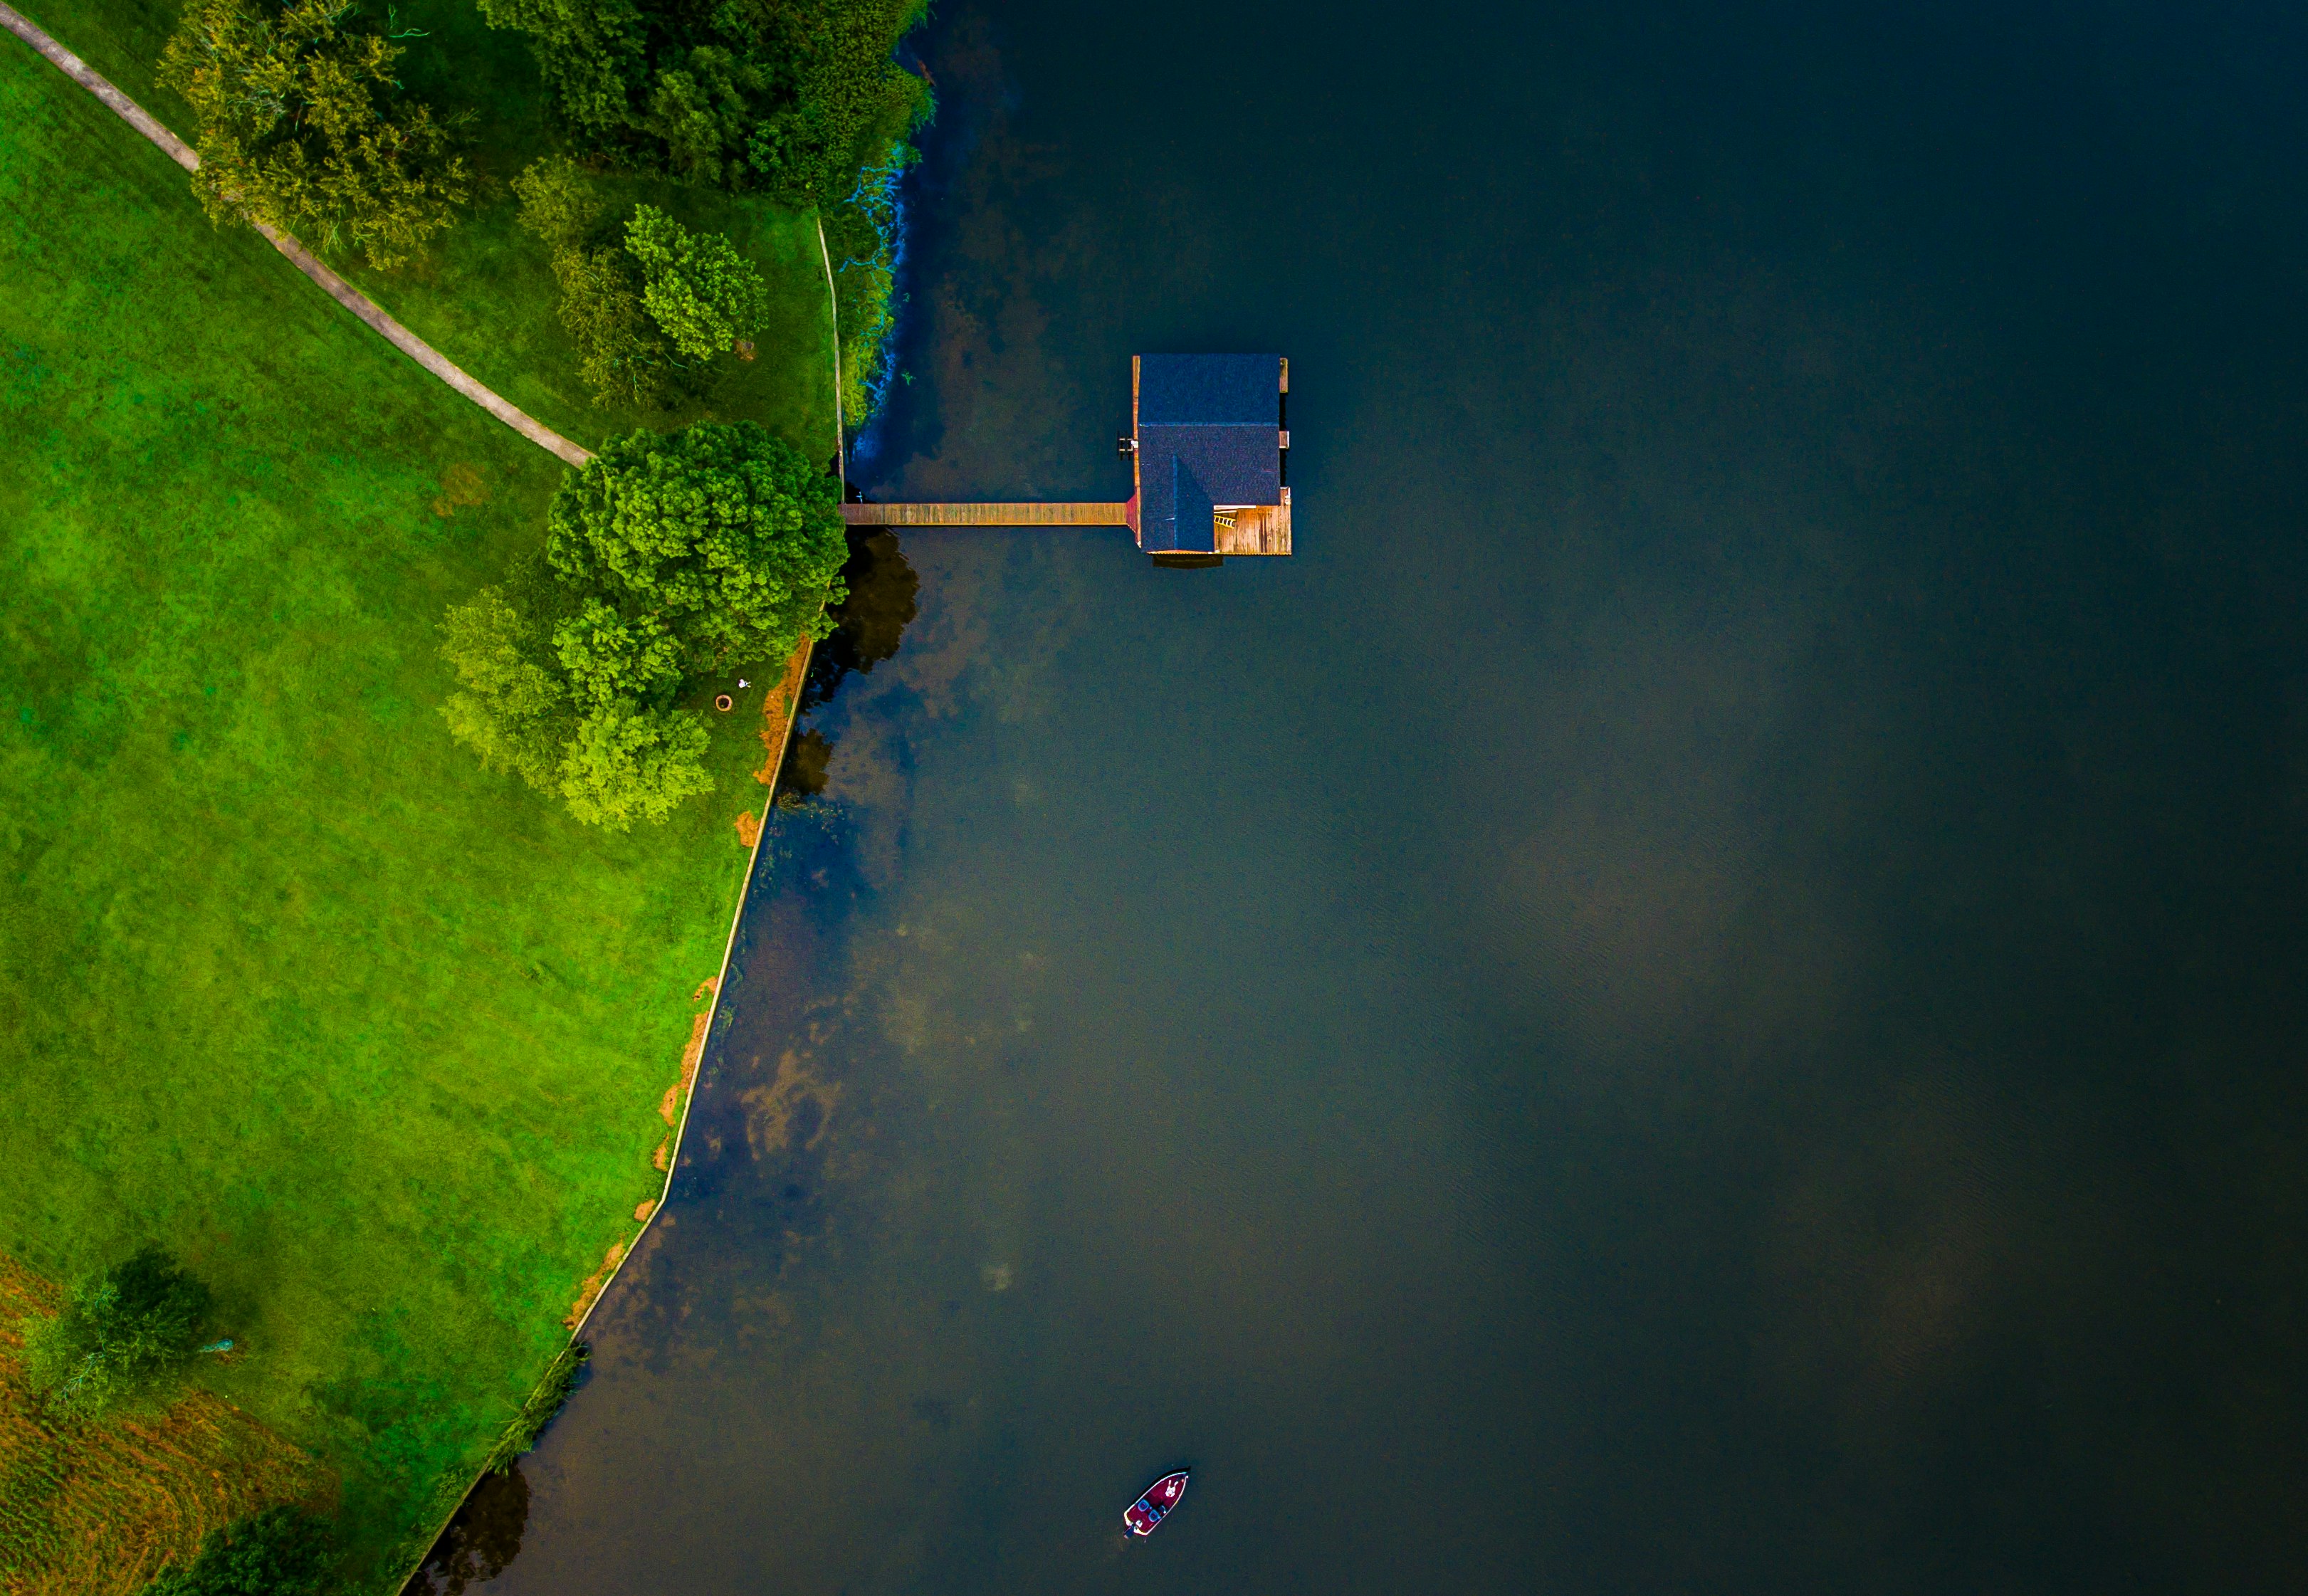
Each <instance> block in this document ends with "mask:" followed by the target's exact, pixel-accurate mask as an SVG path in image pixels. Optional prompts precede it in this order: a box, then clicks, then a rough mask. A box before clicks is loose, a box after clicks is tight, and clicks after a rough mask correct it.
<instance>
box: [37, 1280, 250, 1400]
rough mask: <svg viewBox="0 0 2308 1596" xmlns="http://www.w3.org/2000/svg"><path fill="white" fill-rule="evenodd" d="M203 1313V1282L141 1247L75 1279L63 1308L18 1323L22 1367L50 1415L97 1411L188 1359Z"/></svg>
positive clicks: (207, 1305)
mask: <svg viewBox="0 0 2308 1596" xmlns="http://www.w3.org/2000/svg"><path fill="white" fill-rule="evenodd" d="M209 1312H210V1297H209V1290H208V1288H207V1287H206V1286H204V1285H202V1283H201V1282H200V1281H197V1280H195V1279H194V1278H193V1276H191V1275H190V1274H187V1273H185V1272H184V1271H183V1270H182V1269H179V1268H177V1265H176V1264H175V1263H174V1262H173V1261H172V1260H171V1259H170V1258H169V1256H168V1254H167V1253H166V1252H164V1251H162V1250H161V1249H160V1248H159V1247H145V1248H144V1249H143V1250H142V1251H141V1252H139V1253H137V1254H136V1255H134V1256H133V1257H131V1258H129V1259H128V1260H127V1261H126V1262H125V1263H122V1264H116V1265H114V1266H113V1267H112V1268H110V1269H107V1270H105V1271H103V1272H101V1273H98V1274H93V1275H90V1276H88V1277H86V1278H84V1279H82V1280H80V1281H75V1282H74V1283H73V1288H72V1290H71V1291H70V1293H69V1294H68V1296H67V1298H66V1299H65V1311H64V1312H63V1313H61V1314H59V1315H57V1316H55V1317H53V1318H36V1319H31V1320H28V1321H26V1322H25V1324H23V1325H22V1331H23V1336H24V1368H25V1373H26V1375H27V1376H29V1378H30V1384H31V1386H32V1389H33V1390H34V1391H36V1392H38V1393H39V1396H40V1401H41V1405H42V1406H43V1407H44V1408H45V1409H47V1411H48V1412H50V1413H51V1414H54V1415H55V1416H56V1417H57V1418H60V1419H94V1418H98V1417H99V1416H101V1415H102V1414H104V1413H105V1412H107V1411H109V1410H111V1409H112V1408H114V1407H116V1406H117V1405H119V1404H120V1403H121V1402H125V1401H128V1400H130V1399H132V1398H133V1397H136V1396H138V1395H140V1394H142V1393H144V1392H146V1391H147V1390H149V1389H150V1388H151V1387H152V1386H153V1385H155V1384H157V1383H158V1382H159V1381H160V1380H161V1379H162V1378H164V1377H165V1376H168V1375H169V1374H171V1373H172V1372H174V1371H175V1370H176V1369H177V1368H178V1367H181V1366H182V1365H183V1364H184V1363H185V1361H186V1360H187V1359H190V1358H191V1357H192V1355H193V1353H194V1350H197V1348H198V1347H199V1345H200V1341H201V1336H202V1332H203V1331H204V1330H205V1329H206V1327H207V1323H208V1317H209Z"/></svg>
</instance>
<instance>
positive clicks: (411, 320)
mask: <svg viewBox="0 0 2308 1596" xmlns="http://www.w3.org/2000/svg"><path fill="white" fill-rule="evenodd" d="M16 9H17V10H19V11H21V12H22V13H25V14H26V15H27V16H29V17H30V18H31V19H32V20H33V21H34V22H37V23H39V25H40V26H41V27H43V28H45V29H47V30H48V31H49V32H50V33H52V34H54V35H56V38H57V39H60V40H62V41H63V43H64V45H65V47H66V48H68V49H70V50H72V51H73V53H74V54H76V55H78V56H81V57H82V59H83V60H85V61H87V62H88V64H89V65H91V66H93V67H95V68H96V70H97V71H99V72H100V73H104V74H105V76H107V77H108V78H109V79H110V80H111V81H112V82H114V83H115V84H116V85H117V86H118V87H119V88H120V89H121V90H123V91H125V92H126V93H127V94H128V95H130V96H131V97H132V98H133V99H135V100H136V101H137V102H138V103H139V104H141V105H142V106H143V107H144V108H145V109H147V110H149V111H151V113H152V114H153V115H154V116H157V117H159V119H160V121H161V123H162V124H163V125H166V126H168V127H169V128H170V129H172V130H173V131H174V132H175V133H176V134H177V136H179V137H180V138H183V139H185V141H187V142H191V140H192V138H193V135H194V127H193V122H192V115H191V112H190V111H189V110H188V109H187V108H185V104H184V102H183V101H182V100H181V99H178V98H177V96H176V95H175V94H173V93H171V92H170V91H168V90H166V89H163V88H161V87H160V86H159V82H157V81H156V75H155V74H156V73H157V72H158V69H159V59H160V52H161V50H162V49H163V48H164V47H166V46H167V44H168V36H169V35H170V34H171V33H172V32H173V31H174V30H175V29H176V26H177V14H178V12H179V10H180V7H179V6H178V5H177V4H175V0H25V3H24V4H19V5H17V7H16ZM373 9H375V10H380V11H381V9H382V8H381V7H379V8H373ZM393 15H394V22H395V26H396V28H397V29H399V30H402V31H406V32H409V33H411V34H413V35H415V36H414V37H410V38H407V39H403V40H401V47H402V48H403V49H404V50H405V51H406V54H404V55H403V56H401V58H400V61H399V62H398V63H397V65H396V67H395V70H396V71H397V72H398V73H400V79H401V82H403V83H404V84H405V85H406V86H407V89H408V91H409V93H410V94H411V95H413V96H415V97H417V98H418V99H422V100H424V101H425V102H426V103H427V104H429V105H431V106H432V107H433V108H435V110H436V111H438V112H439V113H441V114H442V115H444V116H464V117H467V118H469V121H468V122H467V124H466V127H465V135H464V142H463V143H462V145H461V154H462V155H463V156H464V158H465V160H466V162H467V164H468V165H469V167H470V168H472V171H473V173H474V175H475V177H476V179H477V182H476V185H475V194H474V199H473V203H471V204H470V205H469V206H467V207H466V208H465V209H464V210H463V211H461V213H460V215H459V220H458V222H457V225H456V226H455V227H454V228H453V229H451V230H450V231H449V232H447V233H445V234H444V235H442V236H441V237H438V238H437V239H435V241H434V242H433V244H432V245H431V246H429V247H428V248H427V249H426V250H425V251H424V252H423V253H422V254H419V255H418V258H417V259H415V260H413V261H412V262H411V263H409V265H407V266H406V267H403V268H401V269H400V270H399V271H396V272H391V273H384V272H373V271H371V270H369V269H368V267H367V265H366V263H365V262H363V261H362V260H361V259H360V258H359V257H358V256H357V255H354V256H351V257H349V258H347V259H343V260H339V261H335V262H332V264H334V265H335V266H336V267H337V269H338V270H339V271H340V272H343V273H344V275H345V276H346V277H348V278H349V279H350V280H352V281H353V282H354V283H355V284H356V285H357V286H358V287H359V288H360V289H361V290H362V292H364V293H366V294H367V295H368V296H369V297H370V298H374V299H375V300H376V301H377V302H378V303H379V304H380V305H383V306H384V307H385V309H387V310H388V311H391V312H392V315H394V316H396V317H398V318H399V319H400V321H401V322H402V323H403V324H406V325H407V326H409V328H410V329H411V330H412V331H414V332H416V333H417V335H418V337H420V338H422V339H424V340H425V341H426V342H428V343H430V344H432V345H433V346H434V347H435V349H440V350H441V351H442V352H443V353H444V354H446V355H447V356H448V357H449V358H451V359H452V360H454V361H456V362H457V363H458V364H459V365H460V366H461V367H464V368H465V370H467V371H468V372H470V373H471V374H472V375H474V376H475V377H477V378H478V379H479V380H480V381H481V382H483V383H485V384H487V385H488V386H489V387H491V388H493V389H495V391H496V392H497V393H502V394H503V395H504V397H505V398H507V399H509V400H511V401H512V402H513V403H515V404H517V405H519V406H521V408H522V409H523V410H527V411H528V412H529V413H530V415H532V416H535V417H536V418H538V419H539V420H541V421H543V422H544V423H545V424H546V425H547V426H548V427H553V428H554V429H555V430H556V431H558V432H560V433H561V434H562V435H563V436H566V437H571V438H574V439H575V440H576V441H577V442H579V443H581V444H584V445H585V446H586V447H587V448H589V449H590V448H598V447H599V445H600V444H601V442H602V440H604V439H605V438H607V437H610V436H622V435H623V434H624V433H627V432H630V431H632V430H633V427H636V426H642V425H647V426H650V427H659V428H667V427H677V426H680V425H681V424H683V423H685V422H688V421H694V420H699V419H719V420H739V419H743V420H748V421H756V422H759V423H760V424H761V425H762V426H764V427H770V428H771V430H773V431H776V432H779V433H781V434H783V435H784V436H787V437H788V438H789V439H791V440H792V441H793V443H794V444H796V445H797V447H800V448H802V449H803V450H804V451H805V452H806V453H807V454H808V455H809V457H810V458H811V459H813V460H822V461H824V462H826V463H827V464H828V465H829V466H831V462H832V460H833V453H834V439H833V375H832V374H833V366H832V360H831V355H830V353H829V351H828V349H827V347H826V345H827V339H828V330H827V321H826V298H825V295H826V289H825V280H826V267H827V264H828V263H827V261H826V259H825V257H824V256H823V255H822V254H820V250H819V244H818V234H817V224H816V221H815V220H814V218H813V217H812V216H811V215H809V214H808V213H805V212H804V213H796V212H792V211H781V210H779V209H778V208H777V207H776V206H774V205H771V204H770V203H767V202H765V201H762V200H761V199H758V198H750V199H740V198H736V197H733V196H731V195H729V194H726V193H723V192H721V191H720V190H719V189H718V188H716V187H713V186H712V185H701V184H680V183H675V182H672V181H670V180H668V179H666V178H662V177H645V176H641V175H637V174H633V173H618V172H603V173H602V174H600V176H599V179H598V185H599V192H600V195H601V199H602V201H603V221H604V225H605V227H606V228H607V229H610V230H609V234H608V236H609V237H612V238H614V237H619V236H621V234H619V233H618V232H617V231H616V229H618V228H619V227H621V225H622V222H623V220H624V218H626V217H628V216H630V215H631V214H632V212H633V206H634V205H636V204H650V205H654V206H656V207H657V208H658V209H659V210H661V211H667V213H669V214H670V215H672V216H673V217H674V218H675V219H676V220H678V221H680V222H681V223H683V225H685V226H686V227H690V228H694V229H706V230H710V231H713V232H719V233H726V234H728V236H729V237H730V238H731V240H732V241H733V242H734V243H735V244H736V246H737V248H738V249H739V250H740V251H741V252H742V253H743V254H745V257H746V259H747V260H749V261H751V262H752V263H753V264H754V266H755V267H756V269H758V270H759V271H760V272H761V273H762V280H763V281H764V282H765V284H766V285H767V287H768V289H769V292H768V296H767V300H766V315H765V318H764V321H763V324H762V327H761V329H760V331H759V333H758V335H757V337H756V339H755V344H756V352H755V358H754V359H752V360H749V361H745V360H736V359H732V358H727V357H724V358H720V359H718V360H716V361H714V362H712V363H710V366H709V367H706V368H704V369H702V370H701V371H699V372H698V373H697V374H696V375H697V376H698V378H699V380H700V388H699V390H698V391H696V392H692V393H684V394H677V395H675V396H673V397H674V399H675V401H676V402H674V403H673V404H672V405H671V406H670V407H669V408H664V409H653V410H646V411H645V410H639V409H636V408H635V407H634V406H633V404H631V403H630V402H617V401H614V400H613V401H610V402H609V403H607V404H606V405H604V404H599V403H596V402H595V401H594V399H593V397H592V395H591V394H590V393H588V392H587V391H586V388H585V384H583V382H582V381H581V379H580V377H579V375H578V370H577V356H576V350H575V347H574V345H573V343H572V342H571V341H570V338H569V334H568V332H567V330H566V329H565V328H564V326H563V325H562V324H561V317H560V314H559V310H558V306H559V295H560V289H559V287H558V285H557V284H556V283H555V280H554V277H553V264H552V260H551V257H550V255H549V254H547V250H546V247H545V246H544V245H543V244H542V243H541V242H539V241H538V239H536V238H534V237H530V235H529V234H528V233H526V232H524V231H522V230H521V227H520V225H519V221H518V217H519V214H520V209H521V207H520V204H519V203H518V201H517V200H516V199H515V198H514V196H513V193H512V180H513V178H514V177H516V176H518V175H519V174H520V172H521V168H523V167H525V166H527V165H528V164H529V163H530V161H532V160H536V159H537V158H538V156H540V155H543V154H546V153H547V152H549V151H559V150H563V149H564V148H566V147H567V146H566V144H565V142H564V141H563V140H562V139H561V138H560V136H559V135H558V134H557V133H556V130H555V125H554V119H553V117H552V116H551V114H550V108H549V105H548V100H547V94H546V91H545V90H544V87H543V85H542V82H541V81H540V79H539V77H538V69H537V61H536V57H535V56H533V55H532V54H531V52H530V47H529V45H528V43H527V41H526V39H525V36H524V35H522V34H520V33H517V32H511V31H507V30H502V29H495V28H491V27H489V26H488V25H487V23H485V22H483V21H482V20H481V16H480V12H479V10H478V7H477V6H476V5H475V4H473V0H401V3H399V4H396V5H395V6H394V10H393ZM9 47H10V48H12V49H20V48H22V46H19V45H15V44H13V43H11V44H10V46H9ZM307 242H310V240H307ZM831 264H832V265H835V266H840V264H841V263H840V261H833V262H831ZM846 277H847V274H845V278H846ZM843 291H844V292H845V293H848V292H850V291H851V289H850V288H848V287H845V289H844V290H843ZM851 419H852V421H853V422H854V421H855V420H856V419H857V418H855V417H853V418H851Z"/></svg>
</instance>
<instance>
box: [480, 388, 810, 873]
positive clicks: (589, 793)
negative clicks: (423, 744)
mask: <svg viewBox="0 0 2308 1596" xmlns="http://www.w3.org/2000/svg"><path fill="white" fill-rule="evenodd" d="M847 552H848V539H847V538H846V536H845V534H844V532H843V530H842V522H841V515H840V510H839V509H838V508H837V507H836V489H835V487H834V485H833V483H832V482H831V479H827V478H826V477H824V476H823V475H822V474H821V473H819V472H818V471H817V470H814V468H813V467H812V466H811V465H810V463H809V462H808V461H807V459H805V457H804V456H803V455H802V453H800V452H799V451H798V450H797V449H795V448H793V447H792V446H791V445H790V444H786V443H784V442H783V441H782V440H780V439H779V438H777V437H775V436H771V434H769V433H768V432H765V431H763V430H762V428H761V427H755V426H754V425H752V424H751V423H746V422H741V423H737V424H735V425H717V424H701V425H699V426H695V427H689V428H687V429H685V430H684V431H682V432H678V433H675V434H672V435H670V436H660V435H659V434H655V433H650V432H646V431H644V432H636V433H634V434H633V436H630V437H625V438H622V439H619V440H617V441H616V442H615V443H612V444H609V445H608V446H607V448H605V449H603V450H602V452H601V453H599V455H597V456H595V457H594V458H593V460H592V461H590V462H588V463H587V465H586V466H585V467H584V469H583V470H581V471H579V472H575V473H573V474H572V475H571V476H569V477H567V478H565V479H564V480H563V483H562V486H561V489H560V491H559V492H558V493H556V494H555V496H554V499H553V504H552V506H551V508H550V510H549V511H548V513H547V535H546V547H545V551H544V559H543V561H542V563H541V564H532V565H525V566H523V567H521V568H519V569H517V570H516V571H515V573H514V574H513V577H512V580H511V581H509V582H506V583H505V584H504V586H502V587H496V588H489V589H485V590H484V591H482V592H480V593H479V594H478V595H476V596H475V597H474V598H473V600H470V601H469V602H468V603H466V604H461V605H458V606H456V607H454V608H452V609H451V610H450V612H449V616H448V619H447V622H446V624H445V625H444V628H443V630H444V642H443V648H442V652H443V656H444V658H445V659H446V660H448V662H449V664H450V666H451V667H452V669H454V670H455V672H456V674H457V678H458V682H459V685H460V687H461V691H460V692H458V693H457V694H454V695H452V697H451V698H450V700H449V701H448V703H445V704H444V706H443V708H442V712H443V714H444V717H445V718H446V720H448V723H449V729H450V731H451V733H452V735H453V736H454V737H456V738H457V739H458V740H459V741H461V742H463V743H465V744H466V745H467V746H469V747H471V748H472V749H473V750H474V751H475V752H476V753H478V755H480V756H481V758H482V759H483V761H484V762H486V763H488V764H489V765H490V766H491V767H492V768H495V769H498V770H504V771H510V772H516V773H518V774H520V775H521V777H522V778H523V779H524V780H526V781H529V783H530V785H531V786H533V787H536V788H538V789H540V790H544V791H549V792H553V793H555V794H557V795H558V796H559V797H560V798H563V799H564V800H565V801H566V802H567V804H568V806H569V810H570V813H571V814H573V815H575V816H576V817H577V818H578V819H580V820H581V821H584V822H586V823H587V824H595V825H607V826H611V827H615V828H616V829H619V830H623V829H624V828H626V827H628V826H630V825H632V824H633V822H634V821H636V820H651V821H655V820H662V819H664V818H665V817H666V816H667V815H669V814H671V813H672V812H673V810H674V808H675V807H676V806H677V805H679V804H680V803H681V802H682V800H684V799H685V798H690V797H692V796H693V795H695V794H697V793H701V792H705V791H708V790H710V788H711V785H712V782H711V778H710V776H709V775H708V774H707V773H706V771H705V768H704V756H705V753H706V750H707V747H708V746H709V744H710V738H709V736H708V733H707V731H706V728H705V724H704V721H703V720H702V718H701V717H699V716H698V715H697V714H696V713H695V712H693V711H691V710H687V709H685V708H683V707H681V705H680V703H679V700H680V698H681V696H682V694H684V693H685V692H686V691H688V690H689V689H691V688H692V687H693V686H694V685H695V683H696V682H697V680H698V678H700V677H703V676H705V675H707V674H709V673H719V674H728V673H731V672H736V671H742V670H746V669H754V668H761V667H773V666H775V665H776V664H778V663H779V662H781V661H782V660H784V659H785V658H786V656H787V655H788V654H790V653H791V652H792V651H793V649H794V647H795V645H796V644H797V643H799V642H800V641H801V640H802V638H803V637H805V636H809V637H823V636H825V635H826V634H827V633H828V632H829V631H830V630H831V622H829V621H828V620H827V618H826V617H825V608H826V606H827V605H828V604H829V603H837V602H839V601H840V600H841V598H842V597H843V592H842V589H841V584H840V571H841V565H842V561H843V559H844V557H845V556H846V555H847Z"/></svg>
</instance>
